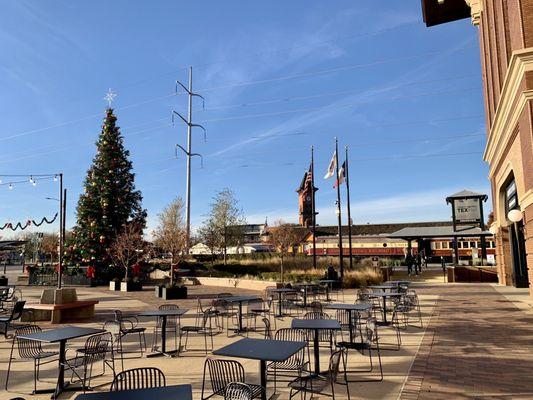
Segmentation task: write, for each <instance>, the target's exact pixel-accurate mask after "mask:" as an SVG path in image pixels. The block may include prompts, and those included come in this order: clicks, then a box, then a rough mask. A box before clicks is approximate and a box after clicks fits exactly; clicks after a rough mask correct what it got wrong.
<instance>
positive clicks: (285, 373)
mask: <svg viewBox="0 0 533 400" xmlns="http://www.w3.org/2000/svg"><path fill="white" fill-rule="evenodd" d="M274 340H285V341H293V342H307V341H308V340H307V334H306V333H305V331H303V330H301V329H293V328H282V329H278V330H277V331H276V334H275V335H274ZM306 351H307V358H306V354H305V353H306ZM306 359H307V360H309V347H308V346H306V347H304V348H302V349H301V350H300V351H298V352H297V353H295V354H293V355H292V356H290V357H289V358H287V359H286V360H285V361H273V362H271V363H269V364H267V376H269V375H270V376H274V390H275V389H276V387H277V382H278V376H281V377H288V378H291V379H289V380H281V379H280V380H279V382H290V381H291V380H292V379H294V377H295V376H302V375H303V374H304V373H305V372H307V371H308V370H309V361H306Z"/></svg>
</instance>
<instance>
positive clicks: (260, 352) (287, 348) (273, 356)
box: [213, 338, 307, 400]
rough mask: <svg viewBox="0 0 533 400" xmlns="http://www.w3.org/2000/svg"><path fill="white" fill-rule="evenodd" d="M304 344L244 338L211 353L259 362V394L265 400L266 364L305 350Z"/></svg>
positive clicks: (283, 359) (282, 359) (305, 344)
mask: <svg viewBox="0 0 533 400" xmlns="http://www.w3.org/2000/svg"><path fill="white" fill-rule="evenodd" d="M305 346H307V343H305V342H291V341H285V340H272V339H250V338H244V339H241V340H238V341H237V342H234V343H231V344H229V345H227V346H224V347H222V348H220V349H218V350H215V351H214V352H213V354H214V355H217V356H227V357H238V358H247V359H251V360H259V375H260V377H261V386H262V387H263V388H265V390H263V391H262V392H261V400H266V384H267V372H266V362H267V361H275V362H281V361H285V360H286V359H287V358H289V357H290V356H292V355H293V354H296V353H297V352H299V351H300V350H301V349H303V348H305Z"/></svg>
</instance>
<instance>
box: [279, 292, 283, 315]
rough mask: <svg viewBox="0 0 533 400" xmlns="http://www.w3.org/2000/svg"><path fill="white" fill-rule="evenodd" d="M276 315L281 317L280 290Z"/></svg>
mask: <svg viewBox="0 0 533 400" xmlns="http://www.w3.org/2000/svg"><path fill="white" fill-rule="evenodd" d="M278 317H283V311H282V310H281V292H279V293H278Z"/></svg>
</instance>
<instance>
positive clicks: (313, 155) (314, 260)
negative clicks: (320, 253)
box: [311, 146, 318, 269]
mask: <svg viewBox="0 0 533 400" xmlns="http://www.w3.org/2000/svg"><path fill="white" fill-rule="evenodd" d="M314 153H315V149H314V147H313V146H311V190H312V193H311V213H312V214H313V220H312V224H313V225H312V229H313V231H312V232H313V268H314V269H316V215H317V214H318V213H317V212H316V208H315V192H316V191H317V189H316V188H315V154H314Z"/></svg>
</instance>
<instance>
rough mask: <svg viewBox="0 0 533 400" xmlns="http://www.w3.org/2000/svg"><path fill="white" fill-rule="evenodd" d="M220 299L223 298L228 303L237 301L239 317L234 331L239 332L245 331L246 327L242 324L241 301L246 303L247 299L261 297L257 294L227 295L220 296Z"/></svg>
mask: <svg viewBox="0 0 533 400" xmlns="http://www.w3.org/2000/svg"><path fill="white" fill-rule="evenodd" d="M221 300H225V301H227V302H228V303H238V304H239V312H238V319H239V327H238V328H237V329H235V333H241V332H246V329H244V328H243V326H242V303H248V302H249V301H254V300H261V297H259V296H253V295H252V296H228V297H221Z"/></svg>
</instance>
